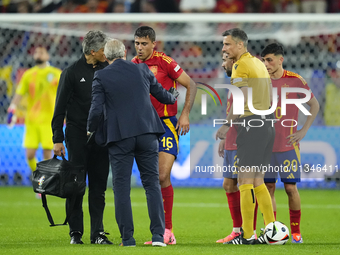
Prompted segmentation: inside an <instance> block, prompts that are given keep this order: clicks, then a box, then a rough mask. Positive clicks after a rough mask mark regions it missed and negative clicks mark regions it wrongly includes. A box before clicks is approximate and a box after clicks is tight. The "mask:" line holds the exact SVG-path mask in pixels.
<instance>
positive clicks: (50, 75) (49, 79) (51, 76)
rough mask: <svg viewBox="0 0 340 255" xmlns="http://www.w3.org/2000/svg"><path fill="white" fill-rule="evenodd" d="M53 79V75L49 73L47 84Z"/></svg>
mask: <svg viewBox="0 0 340 255" xmlns="http://www.w3.org/2000/svg"><path fill="white" fill-rule="evenodd" d="M53 78H54V75H53V73H49V74H48V75H47V80H48V82H52V80H53Z"/></svg>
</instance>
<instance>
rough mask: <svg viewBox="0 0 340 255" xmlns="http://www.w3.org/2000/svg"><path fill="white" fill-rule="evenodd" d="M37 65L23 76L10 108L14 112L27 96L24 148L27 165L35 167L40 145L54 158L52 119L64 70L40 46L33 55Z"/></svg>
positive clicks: (32, 168) (46, 154) (46, 155)
mask: <svg viewBox="0 0 340 255" xmlns="http://www.w3.org/2000/svg"><path fill="white" fill-rule="evenodd" d="M33 58H34V61H35V63H36V65H35V66H34V67H32V68H30V69H28V70H27V71H26V72H25V73H24V74H23V76H22V78H21V80H20V83H19V85H18V87H17V89H16V92H15V95H14V97H13V99H12V101H11V104H10V106H9V107H8V110H7V111H8V113H9V114H13V113H15V110H16V108H17V105H18V104H19V103H20V101H21V99H22V98H23V97H24V96H27V111H26V116H25V134H24V141H23V147H24V148H26V158H27V163H28V166H29V167H30V169H31V170H32V171H34V170H35V169H36V163H37V160H36V156H35V154H36V151H37V149H38V147H39V144H41V147H42V149H43V158H44V159H48V158H51V156H52V155H51V153H52V149H53V142H52V130H51V121H52V116H53V111H54V104H55V97H56V93H57V88H58V82H59V78H60V74H61V70H60V69H58V68H56V67H53V66H50V64H49V63H48V60H49V54H48V52H47V49H46V48H45V47H37V48H36V49H35V51H34V55H33Z"/></svg>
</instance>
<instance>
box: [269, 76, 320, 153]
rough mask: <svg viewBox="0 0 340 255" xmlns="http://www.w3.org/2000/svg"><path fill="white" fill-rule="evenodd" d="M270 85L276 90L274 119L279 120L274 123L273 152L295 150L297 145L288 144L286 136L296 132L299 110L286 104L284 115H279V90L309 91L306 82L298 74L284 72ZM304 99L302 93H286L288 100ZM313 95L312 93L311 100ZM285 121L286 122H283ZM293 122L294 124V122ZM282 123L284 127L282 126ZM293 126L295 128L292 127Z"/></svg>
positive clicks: (292, 105)
mask: <svg viewBox="0 0 340 255" xmlns="http://www.w3.org/2000/svg"><path fill="white" fill-rule="evenodd" d="M272 84H273V87H274V88H277V94H278V95H277V98H278V101H277V107H276V110H275V118H276V119H279V121H278V122H276V123H275V132H276V135H275V142H274V147H273V152H284V151H290V150H294V149H297V146H298V144H296V145H295V144H288V143H287V142H288V141H289V139H287V136H289V135H291V134H293V133H295V132H296V130H297V126H295V125H296V123H297V121H298V116H299V108H298V107H297V106H296V105H294V104H287V106H286V107H287V108H286V115H285V116H283V115H282V113H281V88H283V87H290V88H303V89H306V90H309V91H310V88H309V87H308V84H307V82H306V81H305V80H304V79H303V78H302V77H301V76H300V75H298V74H296V73H293V72H290V71H286V70H284V72H283V75H282V77H281V78H280V79H276V80H275V79H272ZM304 97H306V95H305V94H303V93H296V92H295V93H291V92H290V93H287V94H286V98H287V99H288V98H289V99H296V98H304ZM313 97H314V95H313V93H312V95H311V98H313ZM284 120H287V121H284ZM293 120H295V121H296V122H294V121H293ZM282 121H284V122H282ZM282 123H283V124H284V125H285V126H288V127H284V126H283V125H282ZM292 126H295V127H292Z"/></svg>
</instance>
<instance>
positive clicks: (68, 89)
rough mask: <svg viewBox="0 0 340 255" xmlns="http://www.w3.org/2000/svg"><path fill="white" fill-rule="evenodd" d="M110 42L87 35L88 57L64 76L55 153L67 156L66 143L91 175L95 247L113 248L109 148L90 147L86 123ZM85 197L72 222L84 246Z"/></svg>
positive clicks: (73, 234)
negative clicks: (108, 225)
mask: <svg viewBox="0 0 340 255" xmlns="http://www.w3.org/2000/svg"><path fill="white" fill-rule="evenodd" d="M106 41H107V37H106V35H105V34H104V33H103V32H101V31H90V32H88V33H87V34H86V36H85V37H84V41H83V43H82V46H83V53H84V54H83V55H82V56H81V58H80V59H79V60H77V61H76V62H74V63H73V64H72V65H71V66H69V67H68V68H66V69H65V70H64V71H63V72H62V74H61V76H60V81H59V85H58V91H57V97H56V104H55V109H54V116H53V119H52V131H53V143H54V148H53V150H54V153H55V154H56V155H59V156H60V155H61V153H63V154H65V147H64V145H63V141H64V140H65V143H66V147H67V150H68V158H69V160H70V161H72V162H74V163H78V164H81V165H84V167H85V170H86V172H87V174H88V182H89V198H88V199H89V200H88V202H89V211H90V218H91V243H97V244H112V242H110V241H109V240H108V239H107V237H106V236H105V234H106V233H105V232H104V227H103V212H104V207H105V190H106V186H107V177H108V172H109V158H108V151H107V149H106V148H103V147H100V146H98V145H96V144H92V145H89V146H87V145H86V143H87V131H86V123H87V117H88V114H89V110H90V106H91V93H92V79H93V75H94V73H95V71H97V70H100V69H102V68H104V67H106V66H107V65H108V64H107V62H106V61H105V56H104V45H105V43H106ZM65 117H66V130H65V137H64V132H63V125H64V118H65ZM83 196H84V195H83V194H82V195H80V196H78V197H77V199H76V202H75V205H74V209H73V212H72V214H71V215H70V218H69V220H68V223H69V225H70V236H71V244H83V242H82V240H81V237H82V235H83V233H84V222H83V209H82V203H83ZM70 200H71V199H66V211H68V210H69V209H70Z"/></svg>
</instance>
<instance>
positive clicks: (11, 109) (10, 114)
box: [7, 103, 17, 126]
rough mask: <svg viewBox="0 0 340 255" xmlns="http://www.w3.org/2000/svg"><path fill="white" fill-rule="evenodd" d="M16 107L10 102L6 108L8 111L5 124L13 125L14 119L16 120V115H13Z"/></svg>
mask: <svg viewBox="0 0 340 255" xmlns="http://www.w3.org/2000/svg"><path fill="white" fill-rule="evenodd" d="M16 109H17V106H16V105H15V104H13V103H12V104H10V105H9V107H8V109H7V112H8V115H7V124H8V125H10V126H14V125H15V123H16V121H17V117H16V115H15V111H16Z"/></svg>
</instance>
